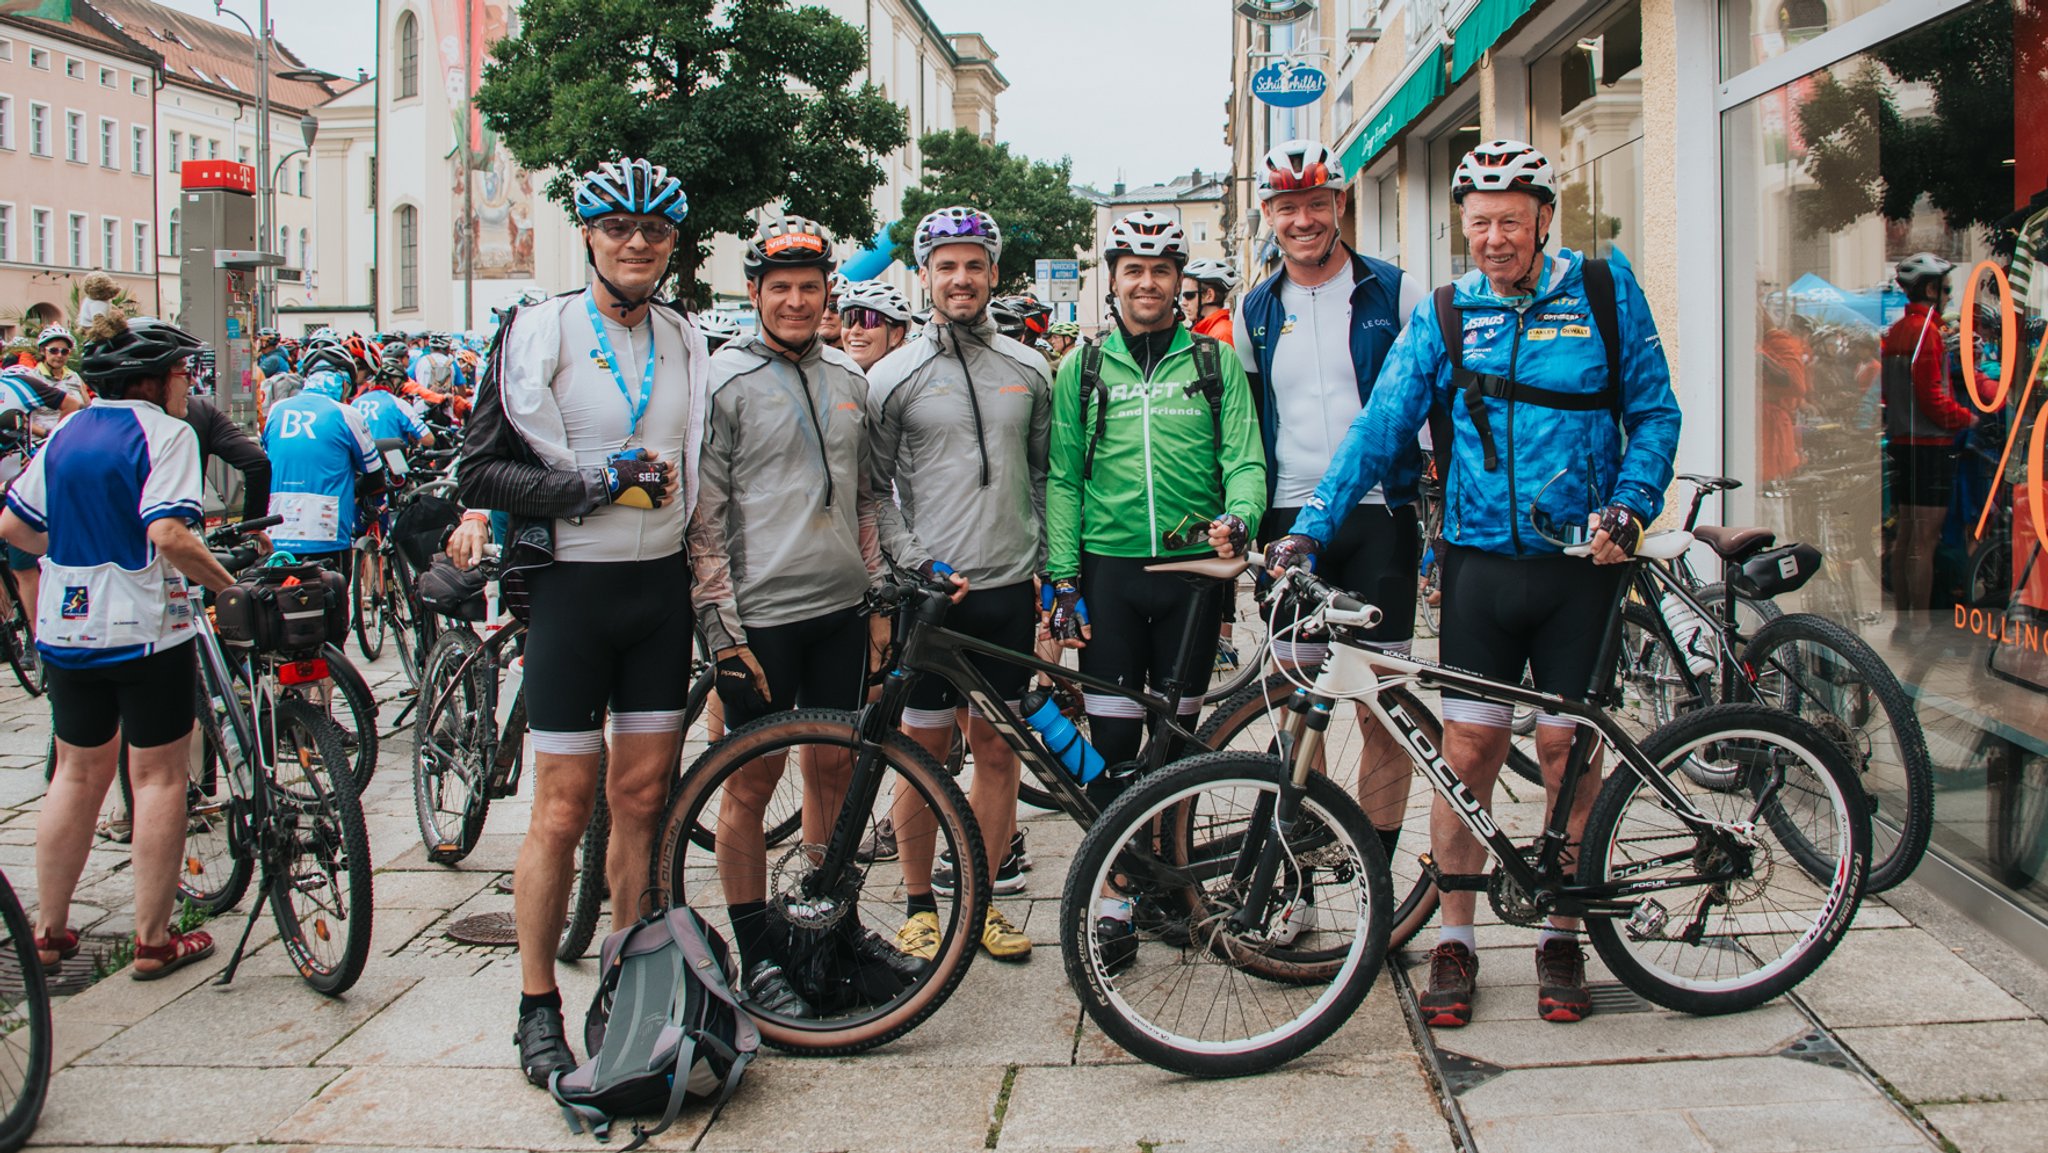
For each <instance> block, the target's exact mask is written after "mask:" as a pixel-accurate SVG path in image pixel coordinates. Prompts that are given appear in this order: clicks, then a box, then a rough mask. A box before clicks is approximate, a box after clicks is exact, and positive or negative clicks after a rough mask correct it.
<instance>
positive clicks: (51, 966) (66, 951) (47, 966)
mask: <svg viewBox="0 0 2048 1153" xmlns="http://www.w3.org/2000/svg"><path fill="white" fill-rule="evenodd" d="M35 941H36V960H38V961H41V962H42V963H43V969H44V971H46V972H52V971H55V970H56V969H58V968H60V967H62V966H63V964H64V962H66V961H69V960H70V959H71V958H73V957H76V956H78V930H76V929H66V930H64V931H63V932H62V933H60V934H58V935H56V936H54V937H37V938H36V939H35Z"/></svg>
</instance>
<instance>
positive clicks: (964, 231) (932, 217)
mask: <svg viewBox="0 0 2048 1153" xmlns="http://www.w3.org/2000/svg"><path fill="white" fill-rule="evenodd" d="M959 243H968V244H979V245H980V246H981V247H982V248H983V249H985V250H986V251H987V252H988V259H989V262H990V263H991V264H993V263H995V262H996V261H998V260H1001V259H1002V258H1003V230H1002V229H1001V228H999V227H997V226H996V218H995V217H993V216H990V215H989V214H988V213H986V212H983V211H982V210H981V209H979V208H969V207H967V206H966V205H959V204H956V205H954V206H953V207H951V208H941V209H939V210H938V211H937V212H932V213H928V214H926V216H925V218H924V219H923V220H920V221H918V222H917V231H916V232H915V233H913V234H912V235H911V241H910V248H911V252H912V253H913V254H914V255H915V257H916V259H917V266H918V267H919V268H923V267H924V266H925V265H926V264H928V263H930V262H931V258H932V250H933V249H935V248H939V247H941V246H942V245H947V244H959Z"/></svg>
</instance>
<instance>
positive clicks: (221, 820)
mask: <svg viewBox="0 0 2048 1153" xmlns="http://www.w3.org/2000/svg"><path fill="white" fill-rule="evenodd" d="M196 710H197V711H196V714H195V715H196V718H197V722H198V724H197V728H198V731H197V732H196V733H194V734H193V735H192V744H191V746H190V752H189V753H188V754H187V756H188V769H189V771H188V774H187V779H186V782H185V860H184V865H183V867H182V868H180V869H179V870H178V892H179V894H180V895H182V896H183V897H184V898H185V899H186V900H188V901H190V902H192V904H193V905H195V906H197V907H198V908H199V909H201V910H202V911H204V912H205V913H207V914H208V915H218V914H220V913H224V912H226V911H228V910H229V909H232V908H234V907H235V906H236V905H238V904H240V903H241V901H242V896H243V894H245V893H247V892H248V891H249V879H250V877H251V875H252V874H253V873H254V872H255V869H256V862H255V858H254V857H253V856H252V855H251V854H250V852H249V850H248V848H247V847H246V846H244V845H241V844H239V843H238V838H237V836H236V833H235V824H236V822H237V819H238V817H239V815H240V811H241V810H240V809H239V808H238V806H240V805H241V804H242V802H240V801H237V800H236V799H235V797H234V790H233V788H232V787H231V785H230V783H229V782H230V778H231V775H232V769H231V768H230V766H231V765H232V764H233V763H234V762H233V761H231V760H230V758H231V757H232V758H236V759H239V756H240V754H239V753H238V752H232V751H230V750H231V746H230V744H229V741H228V737H227V734H226V732H225V731H224V730H223V728H222V726H221V718H220V717H219V716H218V715H217V714H216V713H215V712H214V710H213V699H212V697H211V696H209V695H208V693H207V691H206V686H205V684H203V683H202V684H201V685H200V686H199V689H198V701H197V704H196Z"/></svg>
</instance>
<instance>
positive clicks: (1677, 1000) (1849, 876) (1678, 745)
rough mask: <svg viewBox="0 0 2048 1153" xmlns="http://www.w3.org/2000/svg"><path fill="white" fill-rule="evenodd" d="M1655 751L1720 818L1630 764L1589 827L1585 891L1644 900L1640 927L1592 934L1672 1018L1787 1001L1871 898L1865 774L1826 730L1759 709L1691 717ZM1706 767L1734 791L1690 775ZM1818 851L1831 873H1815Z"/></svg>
mask: <svg viewBox="0 0 2048 1153" xmlns="http://www.w3.org/2000/svg"><path fill="white" fill-rule="evenodd" d="M1642 750H1643V753H1644V755H1645V756H1647V757H1648V758H1649V760H1650V762H1651V763H1652V764H1653V765H1655V766H1656V768H1657V771H1658V772H1659V773H1660V774H1662V775H1663V777H1664V779H1665V780H1666V781H1668V782H1669V783H1670V785H1671V786H1672V787H1673V788H1675V789H1676V790H1677V791H1678V792H1679V793H1681V794H1683V795H1684V796H1685V798H1686V799H1687V800H1688V801H1689V802H1690V803H1691V804H1692V806H1693V808H1695V809H1696V810H1698V812H1699V814H1700V815H1701V816H1703V817H1705V818H1706V820H1707V821H1709V822H1712V823H1711V824H1706V825H1702V824H1700V823H1695V822H1689V821H1687V820H1685V819H1682V818H1680V817H1679V816H1678V815H1677V814H1676V813H1675V812H1674V811H1673V810H1672V808H1671V807H1670V804H1669V803H1668V802H1667V801H1666V800H1665V799H1664V797H1663V796H1662V795H1661V794H1660V793H1658V792H1657V790H1655V789H1654V788H1651V787H1650V786H1649V785H1648V784H1647V783H1646V782H1645V780H1644V778H1643V777H1642V776H1640V775H1639V774H1638V773H1636V772H1635V771H1633V770H1632V769H1630V768H1627V767H1618V768H1616V769H1615V770H1614V772H1613V774H1612V775H1611V776H1609V777H1608V779H1607V784H1606V785H1605V786H1604V787H1602V788H1601V790H1600V795H1599V797H1598V798H1596V799H1595V800H1594V802H1593V811H1592V815H1591V816H1590V817H1588V818H1587V821H1586V833H1585V841H1584V848H1583V849H1582V851H1581V854H1580V860H1579V883H1580V884H1581V885H1603V884H1622V883H1626V884H1627V885H1628V886H1629V892H1630V893H1631V894H1636V896H1635V897H1634V900H1635V902H1636V903H1635V908H1634V911H1633V913H1632V915H1630V916H1629V917H1626V918H1614V917H1591V918H1588V919H1587V921H1586V935H1587V937H1589V938H1591V940H1592V942H1593V946H1594V948H1596V949H1598V950H1599V952H1600V959H1601V960H1603V961H1605V962H1606V963H1607V967H1608V968H1609V969H1610V970H1612V971H1613V973H1614V975H1615V977H1616V978H1618V979H1619V980H1620V981H1621V982H1622V983H1623V984H1625V985H1627V986H1628V987H1629V988H1631V989H1633V990H1635V991H1636V992H1637V993H1639V994H1641V995H1642V996H1644V997H1646V998H1648V999H1650V1000H1652V1001H1655V1002H1656V1003H1658V1004H1660V1005H1663V1006H1666V1007H1667V1008H1672V1009H1677V1010H1680V1011H1681V1012H1686V1013H1702V1014H1705V1013H1733V1012H1738V1011H1741V1010H1744V1009H1752V1008H1755V1007H1756V1006H1758V1005H1761V1004H1763V1003H1765V1002H1766V1001H1769V1000H1771V999H1773V998H1775V997H1778V996H1780V995H1782V994H1783V993H1784V992H1785V991H1786V990H1788V989H1791V988H1792V987H1793V986H1794V985H1797V984H1798V983H1799V982H1800V981H1803V980H1805V979H1806V977H1807V975H1808V974H1810V973H1812V972H1813V971H1814V969H1816V968H1817V967H1819V965H1820V963H1821V962H1822V961H1823V960H1825V959H1826V958H1827V955H1828V953H1829V952H1831V951H1833V949H1834V947H1835V945H1836V943H1837V942H1838V941H1840V940H1841V938H1842V934H1843V933H1845V932H1847V931H1848V928H1849V922H1850V921H1851V919H1853V918H1854V917H1855V915H1856V906H1857V905H1858V903H1860V902H1861V900H1862V898H1863V888H1864V883H1865V880H1866V878H1867V877H1868V875H1869V871H1870V814H1869V812H1868V810H1867V808H1866V806H1865V804H1864V801H1863V790H1862V788H1861V787H1860V786H1859V785H1858V784H1857V783H1856V772H1855V770H1854V769H1853V768H1851V767H1850V765H1849V762H1848V758H1847V757H1846V756H1844V755H1843V753H1842V750H1841V747H1840V746H1839V745H1838V744H1836V743H1835V741H1833V740H1832V739H1830V738H1829V737H1828V736H1827V735H1826V734H1824V733H1822V732H1821V731H1820V730H1819V729H1817V728H1815V727H1814V726H1813V725H1811V724H1808V723H1807V722H1805V721H1802V720H1800V719H1799V718H1797V717H1793V716H1789V715H1787V714H1785V713H1782V712H1778V711H1776V710H1774V709H1767V708H1762V707H1759V706H1755V705H1717V706H1714V707H1712V708H1708V709H1702V710H1699V711H1697V712H1691V713H1687V714H1686V715H1685V716H1683V717H1680V718H1679V719H1678V720H1676V721H1673V722H1672V723H1671V724H1669V725H1666V726H1665V727H1663V728H1661V729H1658V730H1657V731H1656V732H1655V733H1652V734H1651V735H1650V736H1649V738H1648V739H1646V740H1645V741H1644V742H1643V744H1642ZM1693 758H1697V759H1699V760H1701V761H1704V762H1706V763H1707V764H1709V765H1710V766H1712V767H1713V768H1714V769H1716V770H1717V772H1718V774H1719V775H1720V776H1722V777H1723V778H1725V779H1730V780H1733V781H1735V782H1736V783H1735V785H1733V786H1732V787H1725V788H1712V787H1707V786H1703V785H1700V784H1698V783H1697V782H1696V781H1694V779H1693V777H1692V774H1691V773H1690V772H1687V771H1685V769H1684V765H1685V763H1686V761H1687V760H1688V759H1693ZM1789 798H1797V799H1798V803H1797V805H1796V807H1795V805H1794V804H1792V803H1790V802H1789V801H1788V799H1789ZM1773 810H1776V812H1773ZM1795 810H1796V811H1795ZM1794 824H1796V826H1797V831H1796V833H1792V834H1791V835H1788V833H1789V832H1790V831H1791V829H1790V827H1791V826H1793V825H1794ZM1813 852H1820V853H1823V854H1825V856H1826V859H1827V861H1828V862H1829V869H1828V871H1826V872H1825V873H1820V874H1816V873H1815V872H1814V871H1811V870H1809V868H1808V867H1807V865H1806V862H1805V861H1804V860H1803V859H1802V858H1804V857H1805V856H1807V855H1808V854H1809V853H1813ZM1650 885H1658V886H1668V887H1661V888H1658V889H1655V890H1651V889H1647V888H1645V886H1650Z"/></svg>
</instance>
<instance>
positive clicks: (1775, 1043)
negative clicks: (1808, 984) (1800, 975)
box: [1434, 985, 1812, 1068]
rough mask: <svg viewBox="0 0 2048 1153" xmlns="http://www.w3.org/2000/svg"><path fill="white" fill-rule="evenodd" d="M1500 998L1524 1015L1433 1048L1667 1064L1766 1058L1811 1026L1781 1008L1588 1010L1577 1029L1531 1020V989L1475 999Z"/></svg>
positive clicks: (1501, 1060) (1449, 1036)
mask: <svg viewBox="0 0 2048 1153" xmlns="http://www.w3.org/2000/svg"><path fill="white" fill-rule="evenodd" d="M1502 994H1509V996H1507V997H1503V996H1502ZM1504 999H1505V1000H1510V1001H1511V1002H1512V1003H1513V1004H1517V1005H1526V1006H1528V1016H1527V1017H1526V1018H1525V1019H1510V1020H1486V1019H1483V1018H1475V1019H1474V1020H1473V1022H1472V1024H1470V1025H1467V1026H1465V1027H1464V1028H1462V1029H1437V1030H1435V1031H1434V1035H1435V1037H1436V1043H1437V1045H1438V1047H1439V1048H1442V1049H1445V1050H1450V1051H1454V1052H1457V1053H1462V1054H1464V1055H1465V1056H1467V1057H1476V1058H1478V1059H1479V1060H1482V1061H1488V1062H1491V1063H1493V1064H1495V1065H1504V1066H1508V1067H1510V1068H1513V1067H1516V1066H1533V1065H1559V1064H1568V1065H1581V1064H1583V1065H1591V1064H1599V1063H1603V1062H1608V1061H1671V1060H1676V1059H1680V1058H1691V1057H1735V1056H1748V1055H1754V1056H1767V1055H1769V1054H1772V1053H1776V1052H1777V1051H1778V1050H1780V1049H1783V1048H1784V1047H1785V1046H1786V1045H1788V1044H1790V1043H1791V1042H1792V1041H1794V1040H1796V1039H1798V1038H1799V1037H1800V1036H1801V1035H1803V1034H1805V1033H1806V1032H1807V1031H1808V1030H1810V1029H1811V1028H1812V1025H1811V1023H1809V1022H1808V1020H1807V1018H1806V1016H1805V1015H1804V1014H1802V1013H1801V1012H1799V1010H1797V1009H1795V1008H1793V1007H1792V1006H1790V1005H1787V1004H1783V1003H1779V1004H1775V1005H1766V1006H1764V1007H1763V1008H1761V1009H1754V1010H1751V1011H1750V1012H1747V1013H1731V1014H1728V1015H1726V1016H1719V1017H1693V1016H1688V1015H1686V1014H1684V1013H1667V1012H1661V1011H1658V1012H1649V1013H1607V1014H1602V1013H1595V1014H1593V1016H1591V1017H1589V1018H1587V1019H1586V1020H1585V1021H1584V1022H1581V1023H1579V1024H1577V1025H1570V1026H1563V1025H1557V1024H1554V1023H1552V1022H1549V1021H1545V1020H1542V1019H1540V1018H1538V1017H1537V1016H1536V986H1534V985H1522V986H1515V987H1513V988H1511V989H1505V990H1502V989H1487V990H1485V996H1483V997H1481V998H1480V1002H1481V1003H1482V1004H1484V1003H1486V1002H1489V1001H1500V1000H1504Z"/></svg>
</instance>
